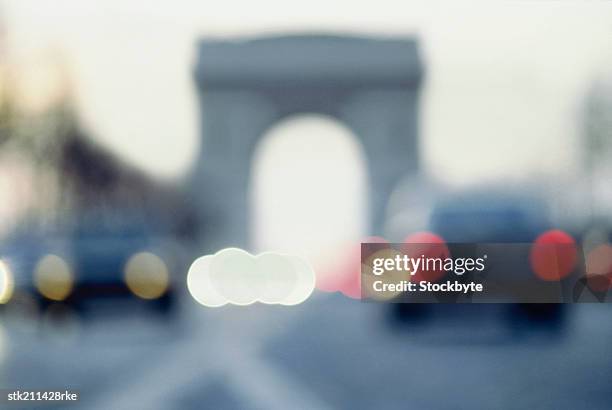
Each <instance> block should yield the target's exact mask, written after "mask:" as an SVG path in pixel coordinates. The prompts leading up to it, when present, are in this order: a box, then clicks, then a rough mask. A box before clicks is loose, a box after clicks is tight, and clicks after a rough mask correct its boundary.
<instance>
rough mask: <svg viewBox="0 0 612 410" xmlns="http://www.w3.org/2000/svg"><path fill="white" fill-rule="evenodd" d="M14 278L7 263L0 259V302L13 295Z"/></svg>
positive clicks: (2, 302)
mask: <svg viewBox="0 0 612 410" xmlns="http://www.w3.org/2000/svg"><path fill="white" fill-rule="evenodd" d="M14 288H15V279H14V278H13V273H12V272H11V270H10V268H9V267H8V265H7V263H6V262H4V261H3V260H0V304H4V303H6V302H8V301H9V300H10V299H11V297H12V296H13V290H14Z"/></svg>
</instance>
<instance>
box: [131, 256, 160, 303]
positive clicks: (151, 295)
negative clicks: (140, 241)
mask: <svg viewBox="0 0 612 410" xmlns="http://www.w3.org/2000/svg"><path fill="white" fill-rule="evenodd" d="M169 281H170V276H169V274H168V267H167V266H166V264H165V263H164V261H163V260H162V259H161V258H160V257H159V256H157V255H155V254H153V253H150V252H140V253H137V254H134V255H132V257H131V258H130V259H129V260H128V262H127V264H126V265H125V283H126V284H127V286H128V288H129V289H130V291H132V293H134V294H135V295H136V296H138V297H140V298H142V299H156V298H158V297H160V296H162V295H163V294H164V293H165V292H166V291H167V290H168V285H169Z"/></svg>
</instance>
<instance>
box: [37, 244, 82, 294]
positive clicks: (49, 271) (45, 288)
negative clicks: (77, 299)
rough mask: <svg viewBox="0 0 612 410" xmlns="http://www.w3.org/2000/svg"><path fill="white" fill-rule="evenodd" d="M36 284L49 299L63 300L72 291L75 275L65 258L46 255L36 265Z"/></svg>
mask: <svg viewBox="0 0 612 410" xmlns="http://www.w3.org/2000/svg"><path fill="white" fill-rule="evenodd" d="M34 284H35V285H36V288H37V289H38V291H39V292H40V293H41V294H42V295H43V296H44V297H46V298H47V299H51V300H55V301H62V300H64V299H66V298H67V297H68V296H69V295H70V293H71V292H72V288H73V286H74V277H73V274H72V272H71V270H70V267H69V266H68V263H66V261H65V260H63V259H62V258H60V257H59V256H57V255H46V256H44V257H43V258H42V259H41V260H40V261H39V262H38V264H37V265H36V269H35V271H34Z"/></svg>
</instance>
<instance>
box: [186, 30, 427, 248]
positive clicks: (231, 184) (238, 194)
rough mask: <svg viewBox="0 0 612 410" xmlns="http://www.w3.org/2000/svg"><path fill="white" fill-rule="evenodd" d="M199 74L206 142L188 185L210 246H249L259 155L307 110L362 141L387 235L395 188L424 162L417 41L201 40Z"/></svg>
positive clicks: (375, 206)
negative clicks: (278, 128) (266, 138)
mask: <svg viewBox="0 0 612 410" xmlns="http://www.w3.org/2000/svg"><path fill="white" fill-rule="evenodd" d="M195 75H196V80H197V83H198V86H199V91H200V97H201V117H202V140H203V144H202V150H201V153H200V159H199V162H198V165H197V166H196V170H195V172H194V174H193V175H192V179H191V182H190V186H191V189H192V192H193V194H194V198H195V203H196V204H197V209H198V211H199V212H200V213H201V215H202V219H205V220H207V221H210V224H209V225H208V226H207V228H209V229H210V230H211V231H210V232H211V236H210V237H211V238H215V243H214V244H212V243H209V244H208V247H210V248H211V249H215V248H217V249H218V248H220V247H225V246H242V247H244V246H245V245H246V242H247V238H248V234H247V229H248V226H249V223H248V220H247V214H248V212H247V202H248V201H247V192H248V182H249V174H250V170H251V158H252V156H253V152H254V150H255V148H256V146H257V144H258V142H259V141H260V140H261V138H262V136H263V135H264V134H265V131H266V130H267V129H269V128H270V127H271V126H272V125H274V124H275V123H276V122H278V121H279V120H281V119H283V118H286V117H288V116H291V115H294V114H301V113H316V114H323V115H327V116H331V117H332V118H336V119H338V120H339V121H340V122H342V123H344V124H345V125H346V126H347V127H348V128H350V129H351V130H352V131H353V132H354V134H355V135H356V137H357V138H358V139H359V140H360V142H361V144H362V146H363V148H364V153H365V156H366V162H367V168H368V174H369V182H370V190H371V195H370V198H371V201H372V204H371V206H370V218H369V226H370V233H373V234H382V232H383V229H384V222H385V218H386V215H385V212H386V206H387V202H388V200H389V197H390V196H391V194H392V192H393V190H394V188H395V186H396V185H397V183H398V182H399V180H400V178H401V177H402V176H404V175H406V174H407V173H414V172H416V171H417V169H418V168H419V158H418V138H417V135H418V119H417V118H418V110H417V105H418V100H419V90H420V84H421V78H422V75H423V67H422V62H421V59H420V55H419V49H418V44H417V42H416V40H414V39H412V38H406V39H372V38H358V37H342V36H326V35H296V36H285V37H267V38H260V39H254V40H247V41H216V40H204V41H201V42H200V44H199V48H198V58H197V65H196V71H195ZM313 166H316V164H313ZM279 173H282V170H279ZM313 182H314V181H313Z"/></svg>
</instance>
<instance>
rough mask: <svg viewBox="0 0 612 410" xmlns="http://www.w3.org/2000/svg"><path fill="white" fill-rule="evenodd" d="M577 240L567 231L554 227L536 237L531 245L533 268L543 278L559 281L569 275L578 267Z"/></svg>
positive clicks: (530, 256)
mask: <svg viewBox="0 0 612 410" xmlns="http://www.w3.org/2000/svg"><path fill="white" fill-rule="evenodd" d="M577 260H578V250H577V247H576V241H575V240H574V238H572V237H571V236H570V235H569V234H567V233H566V232H563V231H562V230H559V229H553V230H549V231H546V232H544V233H543V234H541V235H540V236H538V237H537V238H536V240H535V241H534V243H533V246H532V247H531V253H530V255H529V261H530V263H531V269H533V272H534V273H535V274H536V275H537V276H538V277H539V278H540V279H542V280H545V281H557V280H561V279H563V278H565V277H566V276H568V275H569V274H570V273H572V271H573V270H574V268H575V267H576V262H577Z"/></svg>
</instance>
